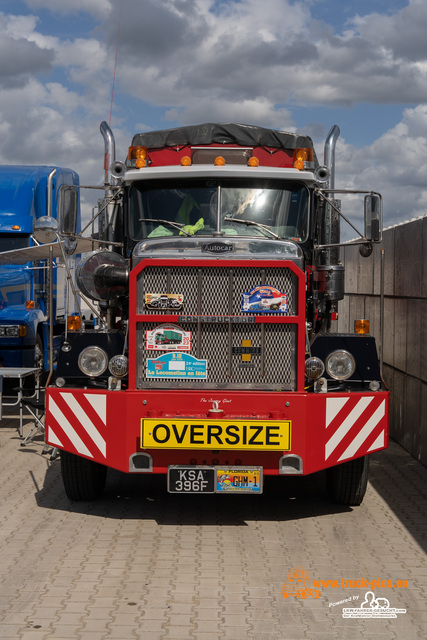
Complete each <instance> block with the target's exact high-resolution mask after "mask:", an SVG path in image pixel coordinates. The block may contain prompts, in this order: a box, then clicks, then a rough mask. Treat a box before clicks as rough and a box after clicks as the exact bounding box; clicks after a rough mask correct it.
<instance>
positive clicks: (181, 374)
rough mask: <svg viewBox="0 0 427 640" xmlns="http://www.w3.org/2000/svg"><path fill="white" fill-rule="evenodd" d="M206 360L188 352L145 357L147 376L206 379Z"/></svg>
mask: <svg viewBox="0 0 427 640" xmlns="http://www.w3.org/2000/svg"><path fill="white" fill-rule="evenodd" d="M207 368H208V363H207V360H198V359H197V358H195V357H194V356H190V355H189V354H188V353H176V352H175V351H174V352H172V353H165V354H164V355H162V356H158V357H157V358H148V359H147V370H146V376H147V378H168V379H185V380H206V378H207Z"/></svg>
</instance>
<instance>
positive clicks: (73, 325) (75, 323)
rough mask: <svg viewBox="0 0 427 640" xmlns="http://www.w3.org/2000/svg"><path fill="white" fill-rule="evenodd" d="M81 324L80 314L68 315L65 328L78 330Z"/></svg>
mask: <svg viewBox="0 0 427 640" xmlns="http://www.w3.org/2000/svg"><path fill="white" fill-rule="evenodd" d="M81 326H82V320H81V318H80V316H68V318H67V329H68V331H80V329H81Z"/></svg>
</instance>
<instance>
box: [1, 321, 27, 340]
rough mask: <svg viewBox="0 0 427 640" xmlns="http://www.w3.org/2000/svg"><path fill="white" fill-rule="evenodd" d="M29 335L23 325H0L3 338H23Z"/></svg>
mask: <svg viewBox="0 0 427 640" xmlns="http://www.w3.org/2000/svg"><path fill="white" fill-rule="evenodd" d="M26 334H27V327H26V326H25V325H23V324H3V325H0V337H1V338H23V337H24V336H25V335H26Z"/></svg>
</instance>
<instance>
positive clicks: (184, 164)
mask: <svg viewBox="0 0 427 640" xmlns="http://www.w3.org/2000/svg"><path fill="white" fill-rule="evenodd" d="M181 166H182V167H189V166H191V158H190V156H182V158H181Z"/></svg>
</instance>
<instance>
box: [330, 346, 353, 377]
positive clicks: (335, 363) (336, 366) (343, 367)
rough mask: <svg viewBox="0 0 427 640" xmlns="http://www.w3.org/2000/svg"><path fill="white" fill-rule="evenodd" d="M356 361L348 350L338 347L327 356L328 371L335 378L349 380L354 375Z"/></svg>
mask: <svg viewBox="0 0 427 640" xmlns="http://www.w3.org/2000/svg"><path fill="white" fill-rule="evenodd" d="M355 369H356V362H355V360H354V358H353V356H352V355H351V353H349V352H348V351H344V350H342V349H338V350H337V351H333V352H332V353H330V354H329V355H328V357H327V358H326V371H327V372H328V374H329V375H330V376H331V378H334V380H347V378H350V376H352V375H353V373H354V371H355Z"/></svg>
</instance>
